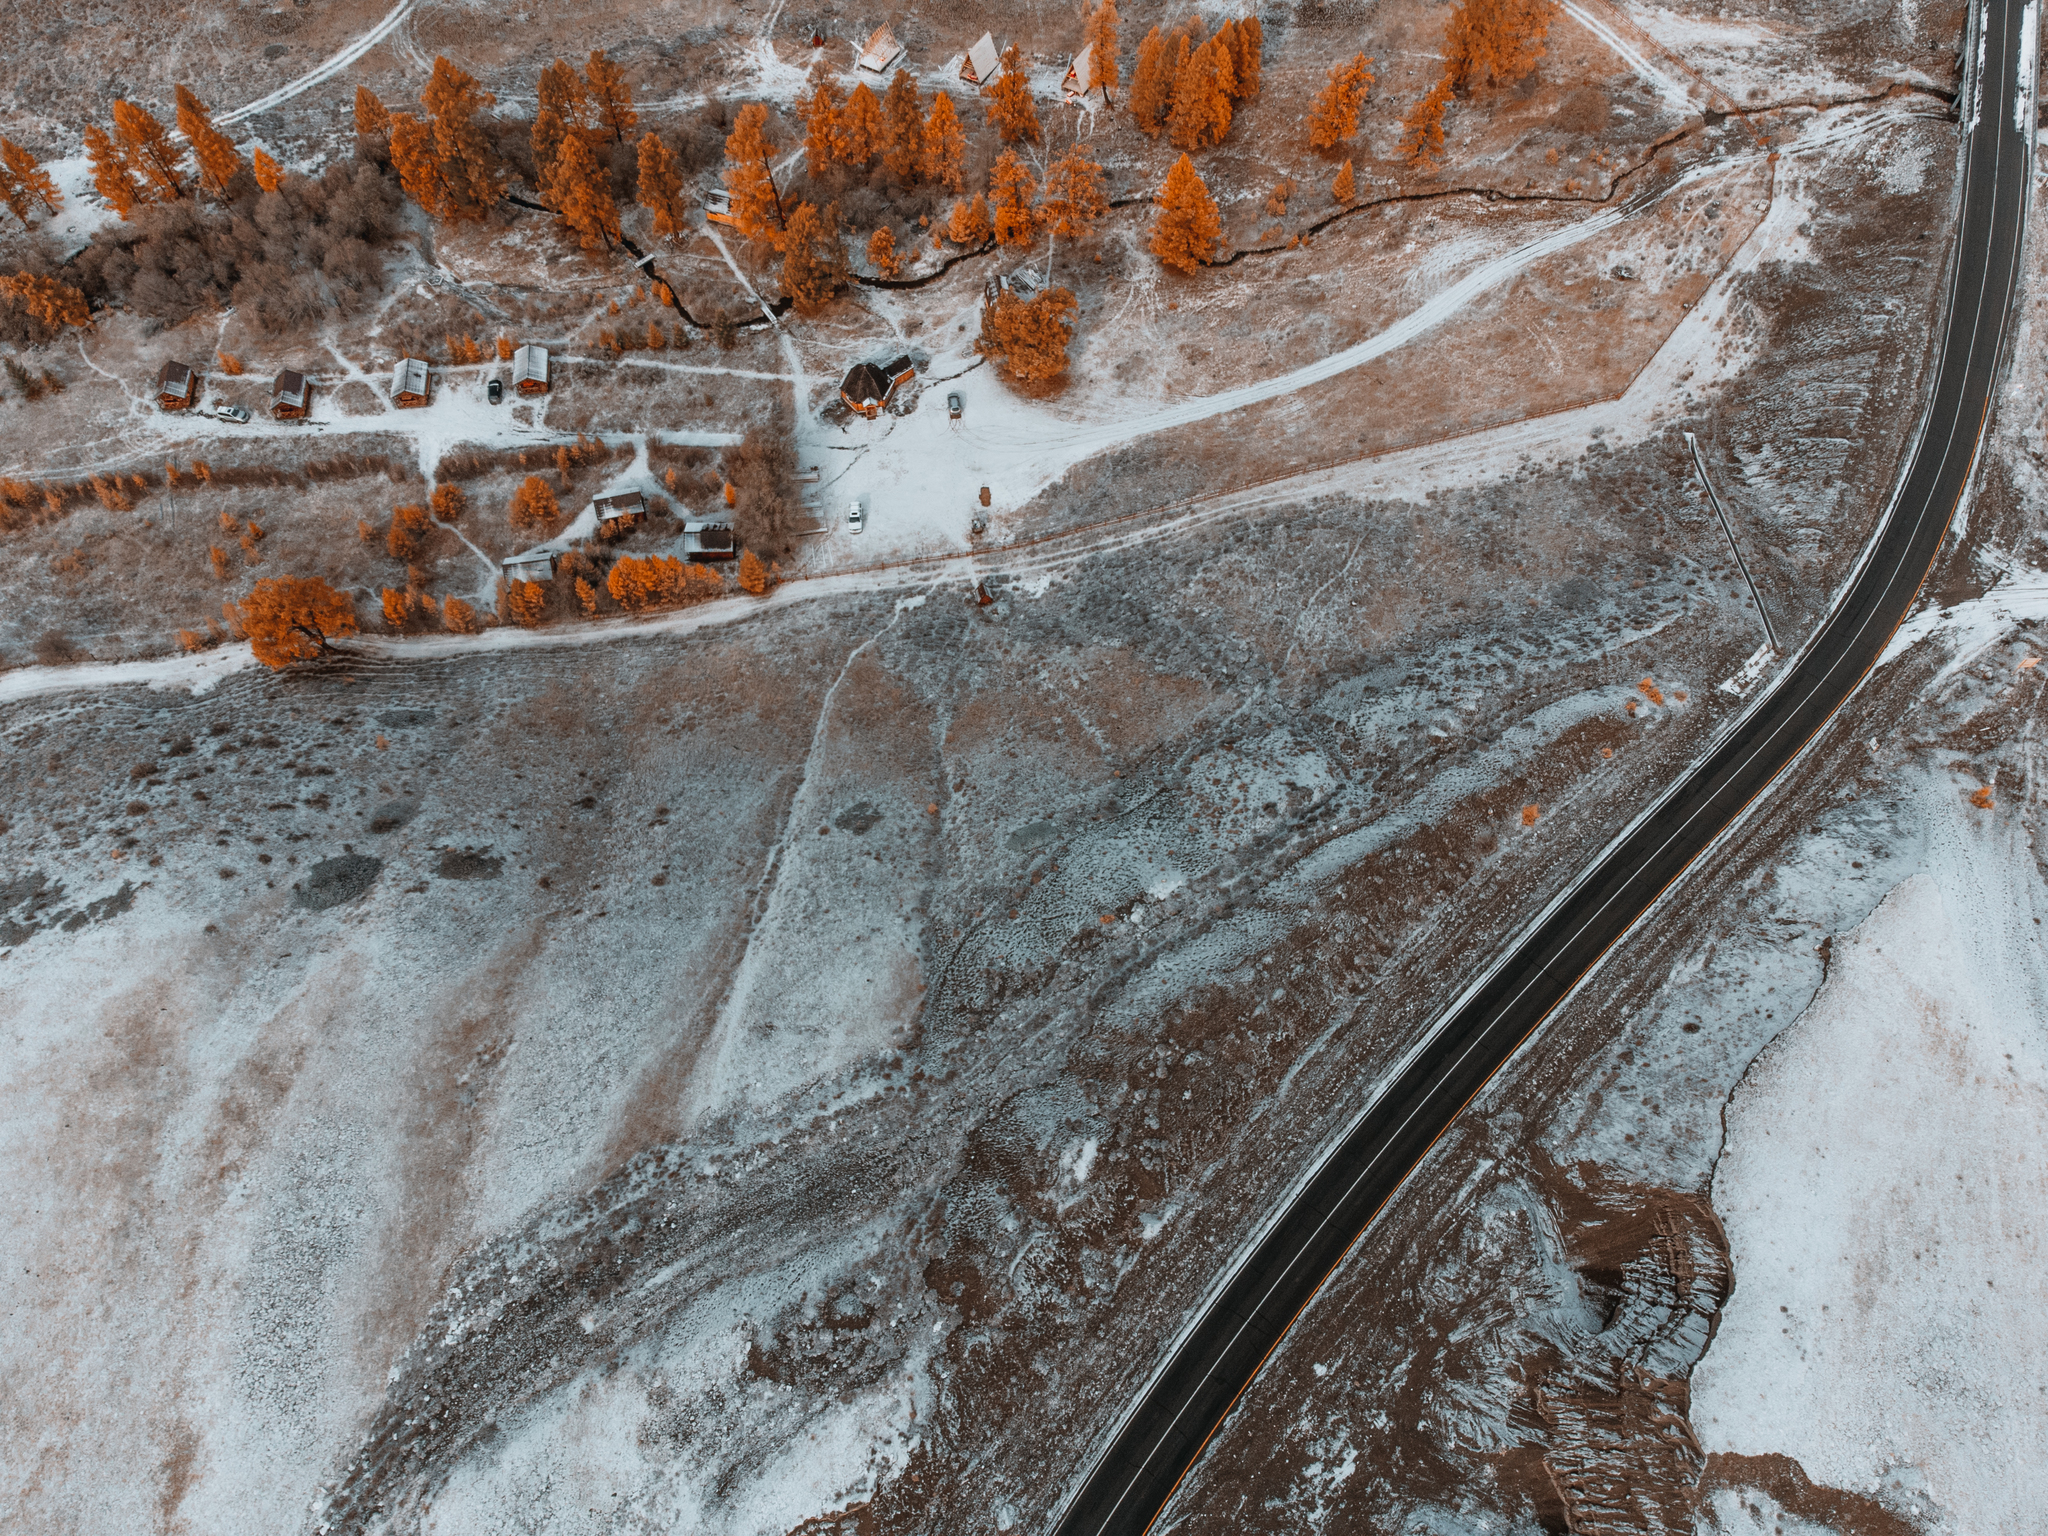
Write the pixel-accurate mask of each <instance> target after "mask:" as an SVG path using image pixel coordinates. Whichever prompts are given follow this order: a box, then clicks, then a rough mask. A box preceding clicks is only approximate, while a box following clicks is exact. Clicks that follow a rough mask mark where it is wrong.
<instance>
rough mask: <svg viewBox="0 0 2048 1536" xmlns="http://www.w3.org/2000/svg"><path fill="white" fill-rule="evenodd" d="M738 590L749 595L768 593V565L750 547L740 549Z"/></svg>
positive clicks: (760, 595) (761, 595) (759, 595)
mask: <svg viewBox="0 0 2048 1536" xmlns="http://www.w3.org/2000/svg"><path fill="white" fill-rule="evenodd" d="M740 590H741V591H742V592H744V593H746V594H747V596H749V597H765V596H767V595H768V567H767V566H765V565H763V564H762V563H761V557H760V556H759V555H757V554H755V553H754V552H753V551H752V550H751V549H747V550H742V551H740Z"/></svg>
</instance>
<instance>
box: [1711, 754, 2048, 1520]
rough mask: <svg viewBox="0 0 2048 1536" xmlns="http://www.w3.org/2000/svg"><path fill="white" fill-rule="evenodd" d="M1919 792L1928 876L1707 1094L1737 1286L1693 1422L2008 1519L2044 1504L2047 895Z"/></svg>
mask: <svg viewBox="0 0 2048 1536" xmlns="http://www.w3.org/2000/svg"><path fill="white" fill-rule="evenodd" d="M1925 798H1926V800H1927V801H1928V802H1929V803H1928V819H1929V822H1930V825H1931V835H1930V840H1929V850H1928V856H1927V863H1926V866H1925V868H1924V869H1923V871H1922V872H1921V873H1918V874H1916V875H1914V876H1913V877H1912V878H1910V879H1908V880H1906V881H1905V882H1903V883H1902V884H1900V885H1899V886H1898V887H1896V888H1895V889H1894V890H1893V891H1892V892H1891V893H1890V894H1889V895H1888V896H1887V897H1886V898H1885V900H1884V902H1883V903H1882V904H1881V905H1880V906H1879V907H1878V909H1877V910H1876V911H1875V912H1873V913H1872V914H1871V915H1870V916H1869V917H1868V918H1867V919H1865V921H1864V922H1863V923H1862V924H1861V925H1860V926H1859V927H1858V928H1857V929H1856V930H1855V932H1854V933H1853V934H1851V935H1850V936H1849V937H1848V938H1847V939H1845V940H1840V941H1838V942H1837V943H1836V944H1835V946H1834V949H1833V967H1832V969H1831V971H1830V974H1829V977H1828V981H1827V983H1826V985H1825V986H1824V987H1823V988H1822V989H1821V991H1820V993H1819V995H1818V996H1817V997H1816V998H1815V1000H1814V1002H1813V1004H1812V1006H1811V1007H1810V1008H1808V1009H1807V1011H1806V1012H1805V1014H1804V1015H1803V1016H1802V1017H1801V1018H1800V1019H1799V1021H1798V1022H1797V1023H1796V1024H1794V1025H1793V1026H1792V1027H1790V1028H1789V1029H1787V1030H1786V1031H1785V1032H1784V1033H1783V1034H1782V1035H1780V1036H1779V1037H1778V1039H1777V1040H1775V1041H1774V1042H1773V1043H1772V1044H1771V1046H1770V1047H1769V1048H1768V1049H1767V1050H1766V1051H1765V1052H1764V1053H1763V1055H1762V1056H1760V1057H1759V1058H1758V1060H1757V1062H1756V1064H1755V1065H1754V1066H1753V1067H1752V1068H1751V1070H1750V1072H1749V1073H1748V1075H1747V1076H1746V1077H1745V1079H1744V1080H1743V1082H1742V1083H1741V1084H1740V1086H1739V1087H1738V1088H1737V1090H1736V1092H1735V1093H1734V1095H1733V1096H1732V1098H1731V1100H1730V1102H1729V1105H1728V1109H1727V1112H1726V1122H1727V1127H1728V1130H1727V1136H1728V1141H1727V1150H1726V1152H1725V1153H1724V1155H1723V1157H1722V1159H1721V1163H1720V1165H1719V1168H1718V1170H1717V1171H1716V1174H1715V1178H1714V1186H1713V1200H1714V1205H1715V1208H1716V1209H1717V1210H1718V1211H1719V1212H1720V1213H1721V1215H1722V1217H1723V1219H1724V1221H1725V1222H1726V1223H1727V1228H1728V1236H1729V1241H1730V1245H1731V1249H1732V1252H1733V1255H1734V1262H1735V1272H1736V1289H1735V1294H1734V1296H1733V1297H1732V1299H1731V1300H1730V1302H1729V1305H1728V1307H1727V1309H1726V1311H1725V1312H1724V1313H1723V1316H1722V1321H1721V1325H1720V1330H1719V1333H1718V1335H1717V1336H1716V1338H1715V1341H1714V1344H1713V1346H1712V1348H1711V1349H1710V1350H1709V1351H1708V1353H1707V1356H1706V1358H1705V1360H1704V1361H1703V1362H1702V1364H1701V1366H1700V1369H1699V1371H1698V1372H1697V1373H1696V1374H1695V1376H1694V1378H1693V1398H1692V1402H1693V1415H1692V1421H1693V1424H1694V1426H1695V1427H1696V1429H1697V1430H1698V1431H1699V1433H1700V1436H1701V1439H1702V1441H1703V1443H1704V1444H1705V1446H1706V1448H1707V1450H1708V1451H1710V1452H1712V1451H1732V1452H1737V1453H1743V1454H1763V1453H1770V1452H1777V1453H1782V1454H1785V1455H1789V1456H1792V1457H1794V1458H1796V1459H1797V1460H1798V1461H1799V1462H1800V1464H1801V1465H1802V1466H1803V1467H1804V1468H1805V1469H1806V1471H1807V1473H1808V1475H1809V1476H1811V1477H1812V1478H1813V1479H1814V1480H1815V1481H1816V1482H1820V1483H1824V1484H1828V1485H1831V1486H1834V1487H1839V1488H1847V1489H1854V1490H1858V1491H1870V1492H1875V1491H1877V1490H1878V1489H1879V1487H1880V1485H1881V1483H1882V1482H1883V1481H1884V1480H1886V1479H1887V1477H1888V1476H1889V1474H1890V1473H1891V1471H1892V1469H1893V1468H1894V1466H1895V1465H1896V1464H1898V1463H1901V1462H1904V1463H1909V1464H1912V1465H1914V1466H1916V1467H1917V1468H1918V1469H1919V1470H1920V1472H1921V1473H1923V1474H1924V1476H1925V1479H1926V1486H1927V1491H1928V1493H1929V1494H1930V1495H1931V1497H1932V1499H1933V1500H1934V1502H1935V1504H1936V1505H1937V1506H1938V1507H1939V1508H1940V1509H1941V1510H1942V1511H1943V1513H1944V1516H1945V1518H1944V1519H1943V1520H1942V1521H1941V1523H1940V1524H1938V1525H1937V1526H1934V1527H1932V1529H1935V1530H1939V1531H1943V1532H1947V1531H1955V1532H1993V1531H1998V1532H2013V1533H2018V1532H2022V1531H2027V1530H2031V1529H2034V1528H2035V1525H2034V1522H2035V1521H2036V1520H2037V1519H2038V1511H2039V1510H2040V1509H2041V1508H2042V1506H2043V1504H2044V1503H2048V1477H2044V1475H2043V1472H2042V1469H2043V1468H2044V1467H2048V1412H2044V1411H2043V1401H2042V1395H2041V1393H2042V1388H2041V1385H2040V1384H2041V1382H2042V1381H2043V1380H2048V1332H2044V1331H2043V1330H2042V1328H2041V1327H2040V1319H2041V1317H2042V1316H2043V1313H2044V1309H2048V1241H2044V1235H2043V1230H2042V1228H2041V1225H2040V1223H2039V1221H2038V1219H2037V1218H2038V1213H2039V1212H2040V1211H2041V1210H2042V1209H2043V1208H2044V1207H2048V1147H2044V1143H2043V1136H2042V1126H2043V1125H2044V1124H2048V1037H2044V1031H2043V1023H2042V1021H2043V1019H2044V1018H2048V963H2044V959H2043V953H2042V941H2041V928H2040V926H2039V924H2040V922H2041V920H2042V919H2043V918H2044V917H2048V888H2044V886H2043V882H2042V879H2041V876H2040V873H2039V871H2038V870H2037V868H2036V865H2035V861H2034V857H2033V853H2032V851H2031V849H2030V848H2029V846H2028V838H2027V832H2026V829H2025V828H2024V826H2023V825H2022V824H2021V823H2019V822H2018V821H2017V820H2014V819H2008V818H2007V817H2006V816H2005V815H2003V814H2000V813H1998V812H1984V811H1978V810H1975V809H1973V808H1971V807H1969V806H1967V805H1966V804H1965V803H1964V802H1963V799H1962V796H1961V795H1960V793H1959V791H1958V790H1957V789H1956V788H1955V786H1953V785H1952V784H1949V783H1946V782H1940V781H1938V782H1937V783H1936V784H1934V785H1931V786H1930V787H1929V788H1928V790H1927V791H1926V792H1925ZM2029 1510H2033V1511H2035V1512H2036V1513H2035V1514H2031V1515H2030V1514H2028V1513H2027V1511H2029Z"/></svg>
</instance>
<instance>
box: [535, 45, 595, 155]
mask: <svg viewBox="0 0 2048 1536" xmlns="http://www.w3.org/2000/svg"><path fill="white" fill-rule="evenodd" d="M538 90H539V96H540V110H541V111H545V112H552V113H554V114H555V117H556V118H557V120H559V121H560V123H561V124H562V126H563V127H564V128H573V129H575V130H576V132H578V133H580V134H582V135H583V136H584V137H585V138H595V137H597V133H598V126H597V113H596V111H595V110H594V108H593V107H592V105H591V101H590V87H589V86H588V85H586V84H585V83H584V79H583V77H582V76H581V75H579V74H578V73H577V72H576V66H575V65H574V64H570V63H567V62H566V61H564V60H562V59H556V60H555V61H554V63H552V64H548V65H545V66H544V67H543V68H542V69H541V72H540V85H539V88H538Z"/></svg>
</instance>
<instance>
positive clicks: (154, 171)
mask: <svg viewBox="0 0 2048 1536" xmlns="http://www.w3.org/2000/svg"><path fill="white" fill-rule="evenodd" d="M114 142H115V143H116V144H118V145H119V146H120V147H121V155H122V158H123V159H125V160H126V161H127V162H128V166H129V169H131V170H133V171H134V172H135V173H136V174H137V175H139V176H141V178H142V179H143V181H144V182H146V183H147V184H148V185H149V187H150V188H151V189H152V190H153V191H154V192H155V193H156V195H157V196H158V197H160V198H163V199H165V200H167V201H168V200H172V199H176V198H180V197H183V196H184V195H185V171H184V165H183V161H184V158H185V156H184V154H183V153H182V152H181V151H180V150H179V149H178V146H177V145H175V144H173V143H172V142H171V135H170V132H169V130H167V129H166V128H165V127H164V125H163V124H162V123H160V122H158V121H157V120H156V119H155V118H154V117H152V116H151V115H150V114H149V112H148V111H146V110H145V109H144V108H142V107H138V106H137V105H136V104H135V103H134V102H132V101H117V102H115V103H114Z"/></svg>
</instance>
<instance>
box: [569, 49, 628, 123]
mask: <svg viewBox="0 0 2048 1536" xmlns="http://www.w3.org/2000/svg"><path fill="white" fill-rule="evenodd" d="M583 73H584V76H585V78H587V79H588V80H589V81H590V104H591V106H592V107H593V108H594V109H595V110H596V112H597V121H598V123H599V125H600V126H602V127H603V128H604V129H605V131H606V132H608V133H610V134H611V136H612V143H614V144H623V143H625V142H626V135H627V134H629V133H631V132H632V131H633V130H634V129H635V128H637V127H639V126H640V114H639V113H638V112H636V111H634V110H633V88H632V87H631V86H630V85H628V84H626V72H625V71H624V70H623V69H621V68H619V66H618V65H616V64H614V63H613V62H612V61H611V60H610V59H608V58H606V57H605V56H604V50H603V49H601V48H600V49H598V50H597V51H595V52H594V53H592V54H591V55H590V61H589V63H588V64H587V65H585V67H584V71H583Z"/></svg>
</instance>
